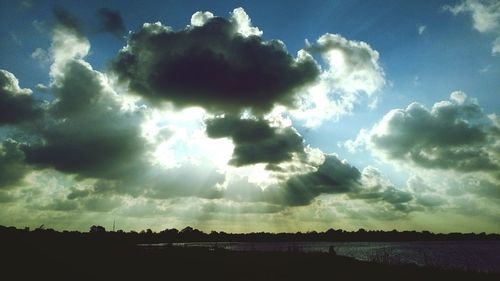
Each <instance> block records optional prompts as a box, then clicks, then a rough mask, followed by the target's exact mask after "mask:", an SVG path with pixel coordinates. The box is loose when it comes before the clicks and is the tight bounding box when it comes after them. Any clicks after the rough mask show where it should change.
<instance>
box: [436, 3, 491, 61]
mask: <svg viewBox="0 0 500 281" xmlns="http://www.w3.org/2000/svg"><path fill="white" fill-rule="evenodd" d="M444 9H445V10H446V11H449V12H450V13H452V14H453V15H455V16H456V15H458V14H470V15H471V17H472V25H473V27H474V29H476V30H477V31H479V32H481V33H493V34H497V35H500V3H499V2H498V1H496V0H464V1H462V2H460V3H458V4H457V5H455V6H450V5H446V6H444ZM499 38H500V36H499V37H497V39H496V40H495V41H494V42H493V47H492V50H491V53H492V54H493V55H498V54H499V53H500V48H499V44H498V42H499Z"/></svg>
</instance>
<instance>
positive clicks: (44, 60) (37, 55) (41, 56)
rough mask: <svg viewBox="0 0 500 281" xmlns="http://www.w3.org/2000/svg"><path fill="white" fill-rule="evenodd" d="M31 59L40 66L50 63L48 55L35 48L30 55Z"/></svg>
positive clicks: (42, 50) (44, 51)
mask: <svg viewBox="0 0 500 281" xmlns="http://www.w3.org/2000/svg"><path fill="white" fill-rule="evenodd" d="M31 58H33V59H34V60H36V61H38V62H39V63H40V65H46V64H48V63H49V62H50V55H49V53H48V52H47V51H46V50H44V49H42V48H36V50H34V51H33V53H31Z"/></svg>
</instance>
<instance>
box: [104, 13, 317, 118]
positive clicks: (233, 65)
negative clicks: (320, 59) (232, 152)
mask: <svg viewBox="0 0 500 281" xmlns="http://www.w3.org/2000/svg"><path fill="white" fill-rule="evenodd" d="M236 28H237V25H236V24H235V23H234V22H232V21H228V20H226V19H224V18H218V17H215V18H212V19H210V20H208V21H207V22H206V23H205V24H204V25H202V26H190V27H188V28H186V29H184V30H181V31H178V32H175V31H172V30H171V29H170V28H168V27H165V26H161V25H160V24H159V23H157V24H146V25H144V26H143V27H142V29H141V30H139V31H137V32H135V33H133V34H131V35H130V38H129V40H128V45H127V47H126V48H125V49H123V50H122V51H121V52H120V53H119V55H118V57H117V58H116V59H115V60H114V62H113V69H114V71H115V72H116V73H117V74H118V76H119V78H120V79H121V80H122V81H127V82H129V87H130V89H131V90H132V91H134V92H135V93H137V94H139V95H141V96H143V97H145V98H146V99H148V100H150V101H152V102H159V101H169V102H172V103H173V104H174V105H176V106H179V107H186V106H201V107H204V108H205V109H207V110H210V111H225V112H239V111H241V110H242V109H245V108H250V109H252V110H253V111H254V113H262V112H267V111H269V110H270V109H271V108H272V107H273V105H274V104H276V103H279V104H284V105H291V104H292V103H293V91H294V90H297V89H299V88H301V87H302V86H304V85H306V84H308V83H310V82H312V81H314V80H315V79H316V78H317V77H318V74H319V69H318V67H317V65H316V62H315V61H314V60H313V59H312V58H310V57H307V58H304V59H301V60H295V59H294V58H293V57H292V56H291V55H289V54H288V52H287V51H286V50H285V47H284V46H283V44H282V43H280V42H278V41H263V40H262V39H261V38H260V37H258V36H249V37H244V36H242V35H241V34H239V33H237V29H236Z"/></svg>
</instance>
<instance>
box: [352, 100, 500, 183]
mask: <svg viewBox="0 0 500 281" xmlns="http://www.w3.org/2000/svg"><path fill="white" fill-rule="evenodd" d="M360 136H361V135H360ZM361 137H362V138H364V139H365V142H366V143H368V146H369V147H370V148H371V149H372V150H373V151H374V152H376V153H378V154H379V155H382V156H384V157H386V158H389V159H395V160H402V161H408V162H409V163H412V164H414V165H417V166H420V167H424V168H427V169H448V170H455V171H461V172H479V171H483V172H493V173H494V172H495V171H498V169H499V161H500V158H499V153H498V149H499V147H498V146H499V143H498V127H497V126H496V125H495V124H494V122H493V121H492V119H491V118H490V117H488V116H487V115H486V114H485V113H484V111H483V109H482V108H481V107H480V105H479V104H478V103H477V101H476V100H474V99H470V98H467V96H466V95H465V93H463V92H454V93H452V94H451V95H450V99H449V100H448V101H441V102H438V103H435V104H434V105H433V107H432V108H431V109H427V108H426V107H425V106H423V105H421V104H419V103H412V104H410V105H409V106H408V107H407V108H406V109H394V110H391V111H390V112H389V113H387V114H386V115H385V116H384V117H383V118H382V120H381V121H380V122H378V123H377V124H376V125H375V126H374V127H373V128H372V129H371V130H370V132H369V133H366V132H365V133H364V134H363V136H361ZM356 143H357V144H360V143H363V142H362V141H359V140H358V141H354V142H351V143H350V145H354V144H356Z"/></svg>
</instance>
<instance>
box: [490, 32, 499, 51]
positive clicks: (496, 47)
mask: <svg viewBox="0 0 500 281" xmlns="http://www.w3.org/2000/svg"><path fill="white" fill-rule="evenodd" d="M491 54H492V55H494V56H499V55H500V36H499V37H497V38H496V39H495V41H493V47H492V48H491Z"/></svg>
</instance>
